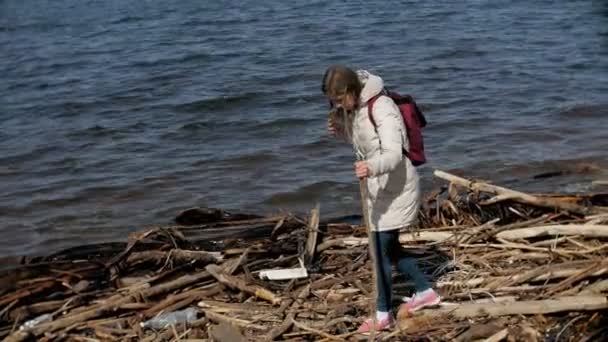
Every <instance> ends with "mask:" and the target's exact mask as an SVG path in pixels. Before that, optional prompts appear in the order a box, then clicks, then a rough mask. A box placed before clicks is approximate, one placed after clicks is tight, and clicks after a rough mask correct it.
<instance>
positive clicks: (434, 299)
mask: <svg viewBox="0 0 608 342" xmlns="http://www.w3.org/2000/svg"><path fill="white" fill-rule="evenodd" d="M439 303H441V297H439V295H438V294H437V292H435V290H433V289H428V290H426V291H423V292H421V293H416V294H415V295H414V297H412V299H410V300H409V301H408V302H407V303H405V304H403V305H401V308H400V309H399V311H402V310H407V312H410V313H412V312H416V311H418V310H420V309H422V308H426V307H429V306H435V305H439Z"/></svg>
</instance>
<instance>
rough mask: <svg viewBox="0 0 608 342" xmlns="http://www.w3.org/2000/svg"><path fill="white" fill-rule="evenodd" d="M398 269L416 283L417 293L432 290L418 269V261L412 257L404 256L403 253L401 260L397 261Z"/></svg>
mask: <svg viewBox="0 0 608 342" xmlns="http://www.w3.org/2000/svg"><path fill="white" fill-rule="evenodd" d="M397 269H398V270H399V272H401V273H403V274H405V275H407V276H408V277H410V279H412V280H413V281H414V287H415V288H416V292H418V293H420V292H423V291H426V290H428V289H430V288H431V285H430V284H429V281H428V280H427V279H426V277H425V276H424V274H423V273H422V271H420V269H419V268H418V263H417V262H416V259H414V258H413V257H411V256H404V255H403V253H402V256H401V258H400V259H399V261H397Z"/></svg>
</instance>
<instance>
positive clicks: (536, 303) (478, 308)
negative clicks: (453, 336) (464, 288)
mask: <svg viewBox="0 0 608 342" xmlns="http://www.w3.org/2000/svg"><path fill="white" fill-rule="evenodd" d="M606 308H608V300H607V299H606V297H605V296H597V295H596V296H572V297H560V298H556V299H545V300H527V301H519V302H503V303H487V304H462V305H459V306H457V307H453V308H440V309H435V310H423V311H421V314H423V315H431V316H440V315H447V314H449V315H451V316H453V317H458V318H473V317H485V316H490V317H498V316H508V315H535V314H549V313H555V312H562V311H589V310H602V309H606Z"/></svg>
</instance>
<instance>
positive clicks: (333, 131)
mask: <svg viewBox="0 0 608 342" xmlns="http://www.w3.org/2000/svg"><path fill="white" fill-rule="evenodd" d="M338 115H339V113H338V111H337V110H336V109H333V110H332V111H331V112H329V115H328V116H327V131H328V132H329V134H330V135H332V136H334V137H335V136H338V135H342V133H343V132H342V127H340V125H339V124H338Z"/></svg>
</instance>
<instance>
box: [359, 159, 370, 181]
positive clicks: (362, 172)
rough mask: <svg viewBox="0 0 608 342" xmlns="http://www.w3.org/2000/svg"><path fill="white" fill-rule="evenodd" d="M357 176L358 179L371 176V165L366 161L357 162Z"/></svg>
mask: <svg viewBox="0 0 608 342" xmlns="http://www.w3.org/2000/svg"><path fill="white" fill-rule="evenodd" d="M355 174H356V175H357V178H359V179H363V178H367V177H369V176H370V174H371V172H370V170H369V164H367V162H366V161H364V160H363V161H356V162H355Z"/></svg>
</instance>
